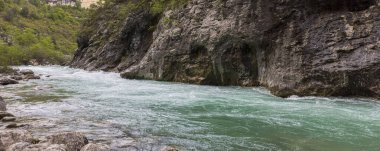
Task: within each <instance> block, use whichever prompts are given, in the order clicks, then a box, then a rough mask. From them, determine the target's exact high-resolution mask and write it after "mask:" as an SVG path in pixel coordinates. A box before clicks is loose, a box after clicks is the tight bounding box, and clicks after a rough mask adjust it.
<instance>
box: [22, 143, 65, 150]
mask: <svg viewBox="0 0 380 151" xmlns="http://www.w3.org/2000/svg"><path fill="white" fill-rule="evenodd" d="M22 151H70V150H69V149H68V147H67V145H65V144H49V143H41V144H33V145H28V146H26V147H25V148H24V149H23V150H22Z"/></svg>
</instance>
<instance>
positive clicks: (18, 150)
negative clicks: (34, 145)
mask: <svg viewBox="0 0 380 151" xmlns="http://www.w3.org/2000/svg"><path fill="white" fill-rule="evenodd" d="M29 145H31V144H30V143H28V142H18V143H15V144H12V145H10V146H9V147H8V149H7V150H6V151H23V150H24V149H25V148H26V147H28V146H29Z"/></svg>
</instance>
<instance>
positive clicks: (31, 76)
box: [23, 74, 41, 80]
mask: <svg viewBox="0 0 380 151" xmlns="http://www.w3.org/2000/svg"><path fill="white" fill-rule="evenodd" d="M23 78H24V79H25V80H35V79H41V77H40V76H37V75H34V74H27V75H25V76H24V77H23Z"/></svg>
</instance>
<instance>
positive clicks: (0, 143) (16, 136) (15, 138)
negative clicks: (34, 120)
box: [0, 130, 33, 150]
mask: <svg viewBox="0 0 380 151" xmlns="http://www.w3.org/2000/svg"><path fill="white" fill-rule="evenodd" d="M32 141H33V137H32V135H31V134H30V132H28V131H26V130H1V131H0V150H6V148H8V147H9V146H11V145H12V144H15V143H17V142H32Z"/></svg>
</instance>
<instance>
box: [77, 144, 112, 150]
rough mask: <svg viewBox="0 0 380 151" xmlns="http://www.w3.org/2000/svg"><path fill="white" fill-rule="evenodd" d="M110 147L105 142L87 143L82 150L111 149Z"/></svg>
mask: <svg viewBox="0 0 380 151" xmlns="http://www.w3.org/2000/svg"><path fill="white" fill-rule="evenodd" d="M109 150H110V147H109V146H107V145H104V144H93V143H90V144H87V145H86V146H84V147H83V148H82V149H81V150H80V151H109Z"/></svg>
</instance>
